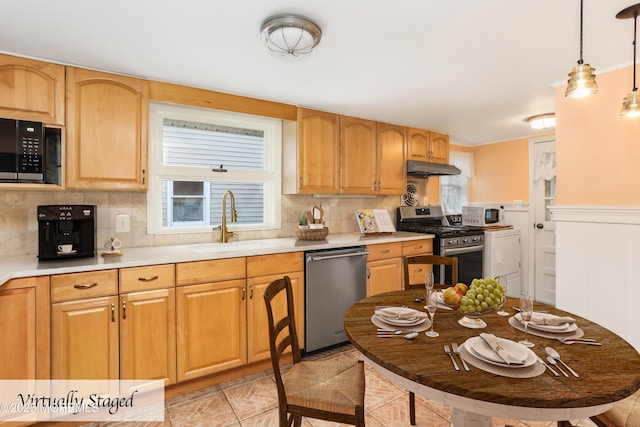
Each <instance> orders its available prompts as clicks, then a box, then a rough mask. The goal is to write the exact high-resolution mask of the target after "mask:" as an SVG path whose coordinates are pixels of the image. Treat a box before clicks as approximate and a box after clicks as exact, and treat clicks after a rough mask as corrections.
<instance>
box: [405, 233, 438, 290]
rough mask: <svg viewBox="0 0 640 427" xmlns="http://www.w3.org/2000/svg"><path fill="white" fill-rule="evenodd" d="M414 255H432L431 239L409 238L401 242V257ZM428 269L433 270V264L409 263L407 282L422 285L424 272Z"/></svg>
mask: <svg viewBox="0 0 640 427" xmlns="http://www.w3.org/2000/svg"><path fill="white" fill-rule="evenodd" d="M416 255H433V239H424V240H410V241H406V242H402V256H403V257H406V256H408V257H411V256H416ZM403 270H404V266H403ZM429 271H433V266H432V265H431V264H411V265H410V268H409V284H410V285H424V281H425V274H426V273H427V272H429ZM403 275H404V271H403ZM403 283H404V277H403Z"/></svg>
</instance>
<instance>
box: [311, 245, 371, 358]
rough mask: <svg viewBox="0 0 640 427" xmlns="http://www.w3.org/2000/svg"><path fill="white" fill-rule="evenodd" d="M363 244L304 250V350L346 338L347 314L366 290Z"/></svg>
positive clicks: (338, 342) (317, 348) (327, 345)
mask: <svg viewBox="0 0 640 427" xmlns="http://www.w3.org/2000/svg"><path fill="white" fill-rule="evenodd" d="M367 254H368V252H367V251H366V248H365V247H364V246H357V247H349V248H340V249H327V250H320V251H307V252H305V297H304V299H305V334H304V335H305V348H304V351H305V352H312V351H316V350H319V349H322V348H325V347H330V346H332V345H336V344H340V343H343V342H345V341H347V336H346V334H345V332H344V315H345V313H346V312H347V310H348V309H349V307H351V306H352V305H353V304H354V303H355V302H356V301H359V300H361V299H363V298H364V297H365V296H366V293H367V277H366V276H367Z"/></svg>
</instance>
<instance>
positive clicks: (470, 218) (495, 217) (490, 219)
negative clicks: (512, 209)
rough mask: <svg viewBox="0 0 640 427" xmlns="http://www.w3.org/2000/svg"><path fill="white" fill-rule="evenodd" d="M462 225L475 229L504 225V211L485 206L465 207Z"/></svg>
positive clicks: (463, 208)
mask: <svg viewBox="0 0 640 427" xmlns="http://www.w3.org/2000/svg"><path fill="white" fill-rule="evenodd" d="M462 225H470V226H474V227H487V226H492V225H504V209H501V208H489V207H484V206H463V207H462Z"/></svg>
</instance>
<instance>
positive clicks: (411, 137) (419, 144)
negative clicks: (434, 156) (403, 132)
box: [407, 128, 430, 162]
mask: <svg viewBox="0 0 640 427" xmlns="http://www.w3.org/2000/svg"><path fill="white" fill-rule="evenodd" d="M428 153H429V132H427V131H426V130H422V129H413V128H409V131H408V139H407V160H417V161H420V162H428V161H430V160H429V156H428Z"/></svg>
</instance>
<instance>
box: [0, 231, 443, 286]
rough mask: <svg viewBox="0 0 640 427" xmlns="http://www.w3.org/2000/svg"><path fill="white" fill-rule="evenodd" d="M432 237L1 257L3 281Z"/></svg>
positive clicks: (350, 237)
mask: <svg viewBox="0 0 640 427" xmlns="http://www.w3.org/2000/svg"><path fill="white" fill-rule="evenodd" d="M433 237H434V236H433V234H419V233H408V232H402V231H399V232H396V233H392V234H383V235H374V236H363V235H360V234H356V233H353V234H330V235H329V236H327V238H326V239H325V240H298V239H296V238H295V237H286V238H279V239H263V240H244V241H233V242H228V243H199V244H194V245H181V246H150V247H138V248H123V249H122V256H117V257H112V256H111V257H103V256H102V253H103V252H104V251H98V253H97V255H96V256H94V257H92V258H79V259H72V260H64V261H39V260H38V258H37V257H36V256H35V255H25V256H17V257H9V258H4V259H2V260H0V285H2V284H4V283H6V282H7V281H8V280H10V279H16V278H21V277H33V276H46V275H50V274H66V273H78V272H83V271H96V270H106V269H110V268H126V267H140V266H145V265H157V264H171V263H176V262H190V261H203V260H209V259H221V258H233V257H241V256H253V255H267V254H276V253H285V252H299V251H310V250H320V249H332V248H340V247H348V246H359V245H367V244H380V243H392V242H400V241H406V240H420V239H429V238H433Z"/></svg>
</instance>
